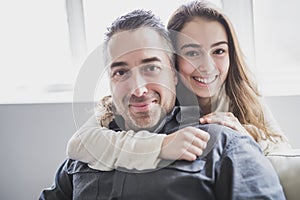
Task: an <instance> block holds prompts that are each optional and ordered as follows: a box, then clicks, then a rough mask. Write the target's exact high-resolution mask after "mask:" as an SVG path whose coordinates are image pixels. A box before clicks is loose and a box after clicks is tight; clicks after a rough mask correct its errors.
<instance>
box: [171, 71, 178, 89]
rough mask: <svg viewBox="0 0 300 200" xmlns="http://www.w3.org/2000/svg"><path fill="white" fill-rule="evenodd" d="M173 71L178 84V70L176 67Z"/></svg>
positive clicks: (175, 81)
mask: <svg viewBox="0 0 300 200" xmlns="http://www.w3.org/2000/svg"><path fill="white" fill-rule="evenodd" d="M172 71H173V75H174V83H175V85H177V84H178V72H177V70H176V69H174V68H173V70H172Z"/></svg>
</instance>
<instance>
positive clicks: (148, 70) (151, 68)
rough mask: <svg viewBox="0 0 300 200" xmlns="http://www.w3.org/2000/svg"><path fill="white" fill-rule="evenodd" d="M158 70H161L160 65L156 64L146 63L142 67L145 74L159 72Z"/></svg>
mask: <svg viewBox="0 0 300 200" xmlns="http://www.w3.org/2000/svg"><path fill="white" fill-rule="evenodd" d="M160 71H161V67H160V66H157V65H147V66H144V67H142V73H143V74H145V75H155V74H159V73H160Z"/></svg>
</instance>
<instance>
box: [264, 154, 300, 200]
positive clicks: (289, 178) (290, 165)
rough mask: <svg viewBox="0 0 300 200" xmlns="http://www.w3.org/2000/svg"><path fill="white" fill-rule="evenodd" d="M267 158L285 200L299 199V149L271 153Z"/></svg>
mask: <svg viewBox="0 0 300 200" xmlns="http://www.w3.org/2000/svg"><path fill="white" fill-rule="evenodd" d="M267 157H268V159H269V160H270V161H271V163H272V164H273V167H274V168H275V170H276V171H277V174H278V176H279V179H280V182H281V184H282V186H283V190H284V193H285V196H286V199H287V200H298V199H300V149H291V150H283V151H277V152H272V153H270V154H268V155H267Z"/></svg>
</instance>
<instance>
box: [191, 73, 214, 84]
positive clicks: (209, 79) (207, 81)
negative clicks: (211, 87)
mask: <svg viewBox="0 0 300 200" xmlns="http://www.w3.org/2000/svg"><path fill="white" fill-rule="evenodd" d="M217 77H218V75H215V76H211V77H206V78H203V77H197V76H193V77H192V78H193V79H194V80H195V81H197V82H198V83H201V84H205V85H208V84H211V83H213V82H214V81H215V80H216V79H217Z"/></svg>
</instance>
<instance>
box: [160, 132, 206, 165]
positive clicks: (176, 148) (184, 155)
mask: <svg viewBox="0 0 300 200" xmlns="http://www.w3.org/2000/svg"><path fill="white" fill-rule="evenodd" d="M209 138H210V136H209V134H208V133H207V132H205V131H203V130H200V129H198V128H195V127H185V128H183V129H180V130H178V131H176V132H174V133H172V134H169V135H167V136H165V138H164V141H163V144H162V148H161V151H160V154H159V157H160V158H162V159H167V160H187V161H193V160H196V158H197V156H200V155H202V153H203V150H204V149H205V148H206V145H207V142H208V140H209Z"/></svg>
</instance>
